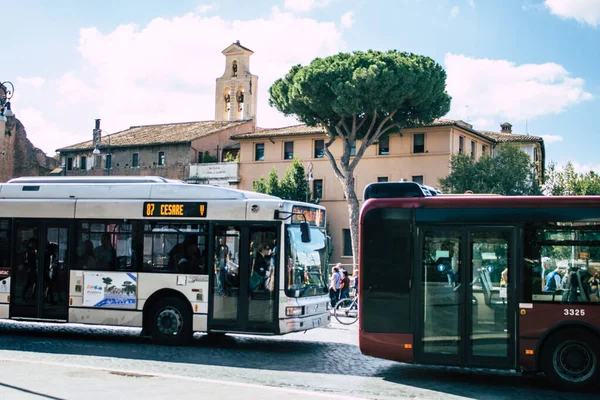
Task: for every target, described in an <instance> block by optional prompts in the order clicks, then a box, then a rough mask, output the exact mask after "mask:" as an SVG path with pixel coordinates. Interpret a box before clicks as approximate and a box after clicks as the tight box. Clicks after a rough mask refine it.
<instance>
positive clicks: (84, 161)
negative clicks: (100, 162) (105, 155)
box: [79, 156, 87, 170]
mask: <svg viewBox="0 0 600 400" xmlns="http://www.w3.org/2000/svg"><path fill="white" fill-rule="evenodd" d="M79 169H83V170H86V169H87V157H86V156H81V160H80V162H79Z"/></svg>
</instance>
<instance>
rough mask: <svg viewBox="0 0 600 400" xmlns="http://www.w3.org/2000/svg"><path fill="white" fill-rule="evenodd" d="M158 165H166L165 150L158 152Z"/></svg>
mask: <svg viewBox="0 0 600 400" xmlns="http://www.w3.org/2000/svg"><path fill="white" fill-rule="evenodd" d="M157 164H158V165H165V152H164V151H159V152H158V163H157Z"/></svg>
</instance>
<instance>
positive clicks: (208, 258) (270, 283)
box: [0, 176, 330, 344]
mask: <svg viewBox="0 0 600 400" xmlns="http://www.w3.org/2000/svg"><path fill="white" fill-rule="evenodd" d="M328 243H329V240H328V237H327V236H326V234H325V208H324V207H322V206H319V205H314V204H308V203H298V202H292V201H286V200H281V199H279V198H277V197H273V196H267V195H262V194H258V193H253V192H246V191H241V190H234V189H227V188H221V187H216V186H209V185H192V184H186V183H184V182H180V181H172V180H167V179H164V178H159V177H118V176H112V177H81V178H71V177H41V178H40V177H30V178H18V179H13V180H11V181H9V182H8V183H4V184H0V318H10V319H15V320H37V321H52V322H59V321H60V322H69V323H82V324H98V325H117V326H129V327H141V328H142V335H149V336H151V337H152V338H153V340H154V341H156V342H157V343H161V344H184V343H186V342H187V341H188V340H189V339H190V338H191V336H192V334H193V332H206V333H209V334H211V333H215V334H223V333H227V332H232V333H233V332H237V333H252V334H266V335H280V334H285V333H289V332H294V331H304V330H308V329H312V328H316V327H322V326H326V325H329V323H330V316H329V311H328V310H329V296H328V294H327V276H328V271H327V265H328V264H327V261H328V248H329V245H328Z"/></svg>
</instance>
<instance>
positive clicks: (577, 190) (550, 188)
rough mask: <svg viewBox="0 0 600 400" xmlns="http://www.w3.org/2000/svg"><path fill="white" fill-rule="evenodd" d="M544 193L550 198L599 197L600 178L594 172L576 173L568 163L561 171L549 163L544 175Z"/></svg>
mask: <svg viewBox="0 0 600 400" xmlns="http://www.w3.org/2000/svg"><path fill="white" fill-rule="evenodd" d="M544 193H545V194H547V195H552V196H586V195H587V196H592V195H600V176H599V175H598V174H597V173H595V172H594V171H589V172H586V173H581V174H580V173H577V172H575V168H574V167H573V164H572V163H571V162H570V161H569V162H568V163H567V164H566V165H565V168H564V170H562V171H561V170H559V169H558V168H557V166H556V164H555V163H551V164H550V165H549V167H548V169H547V170H546V174H545V184H544Z"/></svg>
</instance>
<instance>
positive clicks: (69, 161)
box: [67, 157, 73, 171]
mask: <svg viewBox="0 0 600 400" xmlns="http://www.w3.org/2000/svg"><path fill="white" fill-rule="evenodd" d="M72 169H73V157H69V158H67V171H71V170H72Z"/></svg>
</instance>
